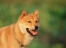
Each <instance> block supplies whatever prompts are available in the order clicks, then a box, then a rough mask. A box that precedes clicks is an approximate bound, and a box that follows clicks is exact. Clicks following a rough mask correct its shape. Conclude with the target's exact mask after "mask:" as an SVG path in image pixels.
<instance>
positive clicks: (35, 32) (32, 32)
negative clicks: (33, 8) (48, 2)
mask: <svg viewBox="0 0 66 48" xmlns="http://www.w3.org/2000/svg"><path fill="white" fill-rule="evenodd" d="M26 31H27V32H28V33H29V34H31V35H32V36H36V35H37V31H38V26H35V29H34V30H30V29H29V28H26Z"/></svg>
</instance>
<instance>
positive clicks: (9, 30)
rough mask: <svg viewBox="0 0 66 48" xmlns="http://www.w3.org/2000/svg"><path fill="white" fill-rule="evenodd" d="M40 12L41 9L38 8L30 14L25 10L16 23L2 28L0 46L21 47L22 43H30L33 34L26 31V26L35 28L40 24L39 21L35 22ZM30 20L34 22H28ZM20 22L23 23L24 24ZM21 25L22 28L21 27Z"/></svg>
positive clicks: (3, 47)
mask: <svg viewBox="0 0 66 48" xmlns="http://www.w3.org/2000/svg"><path fill="white" fill-rule="evenodd" d="M38 13H39V11H38V10H36V11H34V12H33V13H31V14H28V13H27V11H26V10H24V11H23V12H22V14H21V15H20V17H19V18H18V21H17V22H16V23H15V24H12V25H8V26H5V27H2V28H0V48H19V47H20V44H22V45H24V46H26V45H28V44H29V43H30V42H31V40H32V39H33V36H31V35H30V34H29V33H28V32H27V31H25V28H26V27H29V28H31V29H34V26H36V25H37V26H38V23H34V21H35V20H38ZM28 20H31V22H32V23H31V24H29V23H27V21H28ZM19 24H22V26H21V25H19ZM21 27H22V29H20V28H21Z"/></svg>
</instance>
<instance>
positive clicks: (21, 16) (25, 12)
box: [19, 10, 27, 20]
mask: <svg viewBox="0 0 66 48" xmlns="http://www.w3.org/2000/svg"><path fill="white" fill-rule="evenodd" d="M26 15H27V11H26V10H23V11H22V13H21V15H20V17H19V20H21V19H22V18H23V17H24V16H26Z"/></svg>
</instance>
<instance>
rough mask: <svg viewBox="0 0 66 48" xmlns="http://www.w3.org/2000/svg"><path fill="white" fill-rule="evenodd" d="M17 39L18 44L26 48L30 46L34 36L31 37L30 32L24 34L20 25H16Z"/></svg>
mask: <svg viewBox="0 0 66 48" xmlns="http://www.w3.org/2000/svg"><path fill="white" fill-rule="evenodd" d="M15 37H16V40H17V42H19V44H20V45H24V46H26V45H28V44H29V43H30V42H31V40H32V39H33V36H31V35H30V34H29V33H28V32H26V33H25V34H23V33H22V32H21V30H20V27H19V25H18V24H16V25H15Z"/></svg>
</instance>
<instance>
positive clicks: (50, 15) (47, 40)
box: [0, 0, 66, 48]
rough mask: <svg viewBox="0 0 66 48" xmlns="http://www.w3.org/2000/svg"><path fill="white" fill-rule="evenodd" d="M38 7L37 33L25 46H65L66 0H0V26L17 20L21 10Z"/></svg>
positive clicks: (32, 9)
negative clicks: (38, 21)
mask: <svg viewBox="0 0 66 48" xmlns="http://www.w3.org/2000/svg"><path fill="white" fill-rule="evenodd" d="M24 9H26V10H27V11H28V12H29V13H31V12H33V11H35V10H36V9H39V11H40V13H39V16H40V27H39V33H38V35H37V36H36V38H35V39H34V40H33V41H32V43H31V44H30V45H29V46H28V47H27V48H66V0H0V27H2V26H6V25H10V24H12V23H14V22H16V21H17V19H18V17H19V16H20V14H21V12H22V11H23V10H24Z"/></svg>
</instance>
